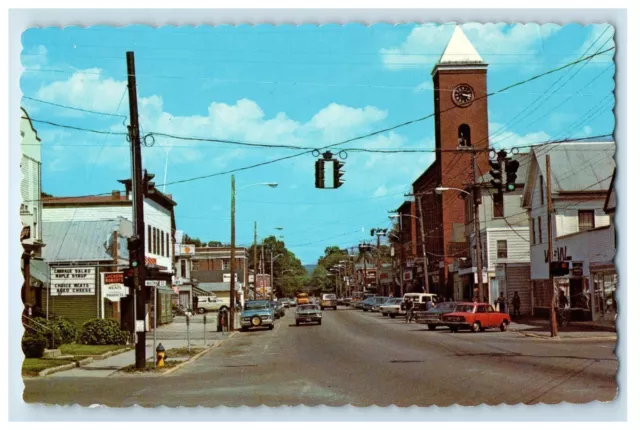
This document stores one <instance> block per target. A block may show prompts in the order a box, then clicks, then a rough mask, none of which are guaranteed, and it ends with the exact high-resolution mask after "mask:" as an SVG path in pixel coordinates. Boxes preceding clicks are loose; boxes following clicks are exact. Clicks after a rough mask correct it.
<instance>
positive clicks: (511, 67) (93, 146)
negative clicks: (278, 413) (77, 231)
mask: <svg viewBox="0 0 640 430" xmlns="http://www.w3.org/2000/svg"><path fill="white" fill-rule="evenodd" d="M462 28H463V30H464V32H465V34H466V35H467V37H468V38H469V39H470V41H471V42H472V43H473V44H474V46H475V47H476V49H477V51H478V52H479V53H480V55H481V56H482V57H483V59H484V60H485V62H487V63H489V72H488V88H489V91H495V90H498V89H500V88H503V87H505V86H507V85H509V84H512V83H515V82H518V81H521V80H524V79H526V78H528V77H530V76H533V75H535V74H538V73H541V72H544V71H546V70H549V69H552V68H555V67H558V66H561V65H563V64H566V63H568V62H570V61H574V60H576V59H578V58H580V57H581V56H582V55H583V54H584V53H585V52H588V53H589V54H591V53H594V52H596V51H597V50H602V49H606V48H610V47H613V46H614V40H615V39H612V36H614V29H613V27H611V26H609V25H607V24H598V25H591V26H587V27H583V26H580V25H568V26H563V27H561V26H557V25H552V24H547V25H544V26H538V25H526V26H523V25H515V26H514V25H506V24H498V25H481V24H467V25H463V27H462ZM453 29H454V26H453V25H398V26H391V25H387V24H380V25H374V26H370V27H366V26H362V25H359V24H353V25H347V26H338V25H325V26H322V27H317V26H313V25H305V26H299V27H296V26H279V27H273V26H267V25H262V26H255V27H251V26H238V27H233V26H218V27H198V28H189V27H163V28H160V29H152V28H149V27H144V26H129V27H126V28H120V29H113V28H109V27H91V28H89V29H82V28H78V27H67V28H65V29H64V30H60V29H58V28H47V29H30V30H28V31H26V32H25V33H24V34H23V36H22V43H23V52H22V57H21V58H22V64H23V66H24V67H25V69H26V70H25V72H24V73H23V75H22V78H21V88H22V91H23V94H24V95H25V96H28V97H32V98H37V99H40V100H45V101H49V102H52V103H57V104H61V105H65V106H72V107H76V108H81V109H86V110H93V111H99V112H105V113H110V114H112V115H113V114H120V115H123V116H128V113H129V107H128V99H127V96H126V93H125V90H126V86H125V83H126V62H125V52H126V51H128V50H133V51H135V56H136V73H137V75H138V76H137V84H138V97H139V111H140V124H141V127H142V130H143V132H144V133H147V132H150V131H154V132H164V133H170V134H175V135H180V136H197V137H206V138H218V139H226V140H237V141H244V142H252V143H266V144H286V145H297V146H305V147H321V146H323V145H329V144H333V143H337V142H339V141H342V140H345V139H349V138H352V137H356V136H359V135H362V134H367V133H369V132H372V131H375V130H378V129H384V128H386V127H389V126H393V125H396V124H399V123H403V122H405V121H407V120H410V119H414V118H419V117H423V116H425V115H428V114H430V113H432V112H433V91H432V85H431V75H430V73H431V69H432V68H433V65H434V64H435V62H436V61H437V60H438V59H439V58H440V56H441V54H442V52H443V50H444V48H445V46H446V44H447V42H448V40H449V38H450V36H451V34H452V32H453ZM594 42H595V43H594ZM588 48H590V49H589V50H588ZM613 52H614V51H612V52H609V53H608V54H605V55H601V56H599V57H596V58H594V59H593V60H592V61H590V62H589V63H587V64H586V65H584V67H583V66H579V65H578V66H575V67H572V68H571V69H566V70H564V71H561V72H558V73H555V74H551V75H549V76H546V77H544V78H541V79H538V80H536V81H533V82H531V83H528V84H526V85H522V86H519V87H517V88H514V89H512V90H509V91H506V92H504V93H501V94H499V95H496V96H493V97H491V98H490V99H489V123H490V132H491V133H492V136H491V142H492V144H493V145H494V146H496V147H508V146H514V145H523V144H535V143H542V142H545V141H547V140H549V139H559V138H579V137H585V136H595V135H601V134H608V133H612V132H613V129H614V124H615V122H614V116H613V113H612V111H611V108H612V107H613V105H614V97H613V94H612V91H613V89H614V85H615V84H614V79H613V78H614V73H615V66H614V65H613ZM559 79H560V80H559ZM554 83H555V85H554V86H552V84H554ZM545 92H546V94H547V95H546V96H542V95H543V94H544V93H545ZM549 94H551V95H549ZM541 96H542V97H541ZM536 100H538V101H537V102H536V104H535V105H533V107H535V109H533V108H532V109H530V110H528V111H525V112H524V113H523V114H522V115H521V116H520V117H518V118H516V119H515V120H514V117H516V115H518V113H520V112H521V111H522V110H523V109H525V108H527V107H530V106H531V104H532V102H534V101H536ZM22 106H23V107H25V108H26V109H27V111H28V112H29V114H30V115H31V116H32V117H33V118H34V119H40V120H46V121H50V122H55V123H59V124H67V125H72V126H74V127H80V128H90V129H96V130H102V131H110V132H111V133H122V132H124V131H126V129H125V127H124V125H123V120H124V118H119V117H115V116H106V115H97V114H93V113H86V112H79V111H73V110H69V109H64V108H61V107H58V106H52V105H47V104H43V103H39V102H35V101H32V100H28V99H23V101H22ZM127 122H128V120H127ZM34 126H35V127H36V129H37V130H38V133H39V135H40V137H41V138H42V143H43V149H42V157H43V177H42V183H43V190H44V191H46V192H48V193H52V194H54V195H64V196H67V195H86V194H96V193H105V192H109V191H111V190H112V189H117V188H118V185H119V184H118V183H117V182H116V180H117V179H122V178H126V177H129V176H130V161H129V149H128V146H127V145H128V144H127V142H126V140H125V139H124V136H121V135H103V134H93V133H87V132H83V131H73V130H69V129H62V128H59V127H54V126H50V125H46V124H43V123H37V122H36V123H34ZM344 147H348V148H369V149H424V150H429V149H433V147H434V122H433V119H428V120H425V121H422V122H418V123H416V124H413V125H410V126H407V127H402V128H399V129H396V130H394V131H391V132H387V133H382V134H379V135H377V136H375V137H371V138H368V139H363V140H359V141H357V142H354V143H352V144H348V145H346V146H344ZM293 153H294V151H292V150H289V149H273V148H249V147H240V146H236V145H230V144H223V143H210V142H194V141H184V140H176V139H171V138H166V137H160V136H157V137H156V138H155V144H154V146H152V147H149V148H144V149H143V165H144V167H145V168H146V169H148V170H149V171H151V172H153V173H155V174H156V180H155V182H156V184H162V183H164V171H165V163H166V160H167V159H168V164H167V182H171V181H178V180H183V179H189V178H194V177H199V176H203V175H210V174H214V173H219V172H224V171H227V170H231V169H235V168H241V167H244V166H248V165H253V164H256V163H260V162H263V161H268V160H272V159H275V158H278V157H282V156H285V155H291V154H293ZM432 160H433V154H432V153H428V152H425V153H412V154H407V153H405V154H381V153H363V152H350V153H349V154H348V158H347V159H346V161H345V162H346V165H345V171H346V174H345V177H344V179H345V180H346V183H345V185H343V186H342V187H341V188H340V189H338V190H317V189H315V188H314V170H313V164H314V161H315V159H314V157H313V156H311V155H310V154H308V155H302V156H300V157H296V158H293V159H291V160H286V161H282V162H278V163H274V164H271V165H267V166H263V167H258V168H254V169H250V170H246V171H242V172H238V173H236V185H237V189H241V188H243V187H244V186H246V185H250V184H254V183H259V182H278V183H279V186H278V188H275V189H272V188H267V187H263V186H256V187H251V188H247V189H246V190H242V191H241V192H239V193H238V196H237V208H236V216H237V222H236V225H237V233H236V238H237V242H238V243H239V244H249V243H251V242H252V241H253V222H254V221H257V223H258V235H259V237H266V236H268V235H271V234H274V235H276V236H279V235H283V236H284V238H285V239H284V240H285V242H286V244H287V246H288V247H289V248H290V249H292V250H293V251H294V252H295V253H296V254H297V255H298V257H299V258H300V259H301V260H302V261H303V263H305V264H307V263H315V262H316V259H317V258H318V256H320V255H321V254H322V253H323V250H324V248H325V247H326V246H330V245H339V246H341V247H347V246H354V245H357V244H358V242H359V241H361V240H363V239H370V236H369V233H368V231H369V229H370V228H372V227H385V226H389V225H390V221H389V219H388V218H387V215H388V214H387V211H388V210H391V209H395V208H397V207H398V206H399V204H400V203H401V202H402V201H403V199H404V197H403V194H404V193H406V192H408V191H409V190H410V184H411V183H412V182H413V180H415V178H416V177H417V176H418V175H419V174H420V173H421V172H422V171H424V170H425V169H426V168H427V167H428V166H429V164H430V163H431V161H432ZM166 192H167V193H170V194H172V195H173V197H174V200H176V202H177V203H178V206H177V208H176V217H177V226H178V229H181V230H184V231H185V232H187V233H188V234H189V235H192V236H198V237H200V238H201V239H207V240H219V241H223V242H227V241H229V230H230V227H229V226H230V222H229V218H230V177H229V175H228V174H225V175H219V176H214V177H211V178H206V179H201V180H196V181H190V182H186V183H181V184H175V185H169V186H167V189H166ZM275 227H283V230H282V231H276V230H275Z"/></svg>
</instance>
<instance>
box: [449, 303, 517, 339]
mask: <svg viewBox="0 0 640 430" xmlns="http://www.w3.org/2000/svg"><path fill="white" fill-rule="evenodd" d="M442 323H443V324H444V325H446V326H448V327H449V329H451V332H452V333H454V332H457V331H458V330H459V329H461V328H469V329H471V331H472V332H479V331H484V329H487V328H500V331H505V330H507V327H508V326H509V324H510V323H511V318H510V317H509V315H507V314H504V313H502V312H496V311H495V309H494V308H493V306H491V305H490V304H488V303H458V304H456V308H455V309H454V311H453V312H452V313H450V314H446V315H445V316H443V317H442Z"/></svg>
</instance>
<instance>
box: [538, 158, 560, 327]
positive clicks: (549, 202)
mask: <svg viewBox="0 0 640 430" xmlns="http://www.w3.org/2000/svg"><path fill="white" fill-rule="evenodd" d="M545 158H546V162H547V242H548V243H547V245H548V247H547V249H548V251H547V255H548V256H549V257H548V260H549V261H548V263H549V283H550V284H551V306H550V307H549V317H550V318H551V321H550V322H551V324H549V326H550V327H551V337H556V336H558V323H557V321H556V287H555V285H553V276H552V275H551V262H552V261H553V224H552V223H551V217H552V216H553V199H552V198H551V156H550V155H549V154H547V156H546V157H545ZM540 191H542V190H540Z"/></svg>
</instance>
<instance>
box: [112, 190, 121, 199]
mask: <svg viewBox="0 0 640 430" xmlns="http://www.w3.org/2000/svg"><path fill="white" fill-rule="evenodd" d="M111 200H120V191H118V190H113V191H111Z"/></svg>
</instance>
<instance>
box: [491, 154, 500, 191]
mask: <svg viewBox="0 0 640 430" xmlns="http://www.w3.org/2000/svg"><path fill="white" fill-rule="evenodd" d="M489 166H490V167H491V169H490V170H489V174H490V175H491V177H492V178H493V179H492V180H491V185H493V187H494V188H495V189H496V190H498V193H501V192H502V160H500V159H498V160H497V161H491V160H489Z"/></svg>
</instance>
